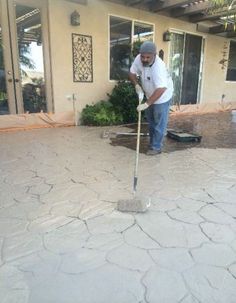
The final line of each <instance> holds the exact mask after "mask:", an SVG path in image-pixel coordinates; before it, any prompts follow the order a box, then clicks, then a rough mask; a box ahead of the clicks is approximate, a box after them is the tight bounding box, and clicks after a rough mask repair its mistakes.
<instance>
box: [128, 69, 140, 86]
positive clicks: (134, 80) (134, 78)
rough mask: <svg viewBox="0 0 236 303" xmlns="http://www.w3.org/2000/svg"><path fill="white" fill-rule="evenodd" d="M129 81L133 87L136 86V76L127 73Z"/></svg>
mask: <svg viewBox="0 0 236 303" xmlns="http://www.w3.org/2000/svg"><path fill="white" fill-rule="evenodd" d="M129 80H130V81H131V82H132V83H133V85H134V86H135V85H136V84H138V78H137V75H136V74H133V73H131V72H129Z"/></svg>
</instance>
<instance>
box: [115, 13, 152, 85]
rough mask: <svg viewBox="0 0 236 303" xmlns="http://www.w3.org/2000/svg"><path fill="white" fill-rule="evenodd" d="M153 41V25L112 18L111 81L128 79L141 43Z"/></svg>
mask: <svg viewBox="0 0 236 303" xmlns="http://www.w3.org/2000/svg"><path fill="white" fill-rule="evenodd" d="M145 40H151V41H153V25H150V24H145V23H141V22H136V21H132V20H126V19H123V18H119V17H114V16H110V79H111V80H122V79H127V77H128V72H129V68H130V65H131V63H132V60H133V58H134V56H136V54H137V53H138V49H139V46H140V43H141V42H142V41H145Z"/></svg>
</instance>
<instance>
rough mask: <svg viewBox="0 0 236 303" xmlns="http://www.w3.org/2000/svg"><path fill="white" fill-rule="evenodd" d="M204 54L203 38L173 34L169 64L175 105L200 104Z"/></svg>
mask: <svg viewBox="0 0 236 303" xmlns="http://www.w3.org/2000/svg"><path fill="white" fill-rule="evenodd" d="M202 53H203V39H202V37H200V36H197V35H191V34H186V33H172V39H171V48H170V60H169V62H170V71H171V75H172V79H173V82H174V97H173V104H176V105H181V104H196V103H198V101H199V92H200V86H201V73H202V56H203V55H202Z"/></svg>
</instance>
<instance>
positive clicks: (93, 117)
mask: <svg viewBox="0 0 236 303" xmlns="http://www.w3.org/2000/svg"><path fill="white" fill-rule="evenodd" d="M81 122H82V124H84V125H95V126H105V125H115V124H120V123H123V120H122V116H121V115H118V114H116V113H115V111H114V109H113V106H112V104H111V103H110V102H108V101H103V100H102V101H100V102H98V103H96V104H94V105H86V107H85V108H84V109H83V110H82V115H81Z"/></svg>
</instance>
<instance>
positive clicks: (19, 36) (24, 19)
mask: <svg viewBox="0 0 236 303" xmlns="http://www.w3.org/2000/svg"><path fill="white" fill-rule="evenodd" d="M46 9H47V6H46V1H37V0H0V114H1V115H3V114H21V113H38V112H48V111H51V110H52V100H51V92H50V89H49V90H48V88H49V87H50V83H49V82H50V69H49V67H48V68H47V64H45V62H49V52H48V49H49V47H48V37H47V20H46V17H47V13H46ZM48 66H50V64H49V65H48ZM45 67H46V68H45ZM46 79H47V81H46Z"/></svg>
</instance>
